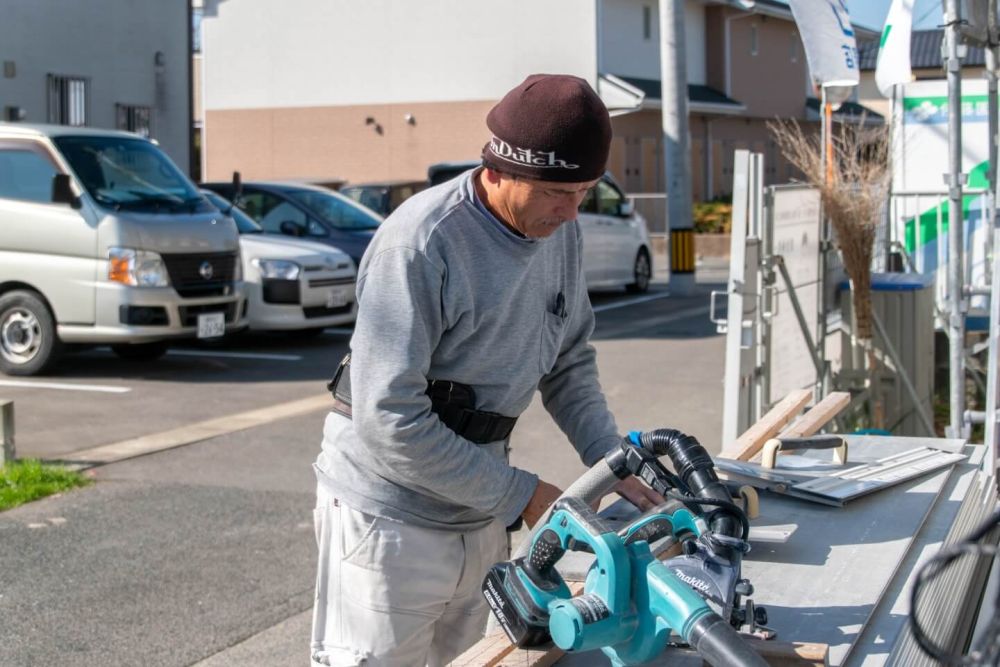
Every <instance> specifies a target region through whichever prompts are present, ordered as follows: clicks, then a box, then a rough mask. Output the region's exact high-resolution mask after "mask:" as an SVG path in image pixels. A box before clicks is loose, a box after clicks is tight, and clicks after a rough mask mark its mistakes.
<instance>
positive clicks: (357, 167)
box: [205, 100, 496, 183]
mask: <svg viewBox="0 0 1000 667" xmlns="http://www.w3.org/2000/svg"><path fill="white" fill-rule="evenodd" d="M495 103H496V101H495V100H487V101H478V102H437V103H409V104H374V105H352V106H335V107H334V106H328V107H300V108H277V109H240V110H212V109H209V110H207V111H206V112H205V136H206V138H207V141H208V147H207V148H208V150H207V151H206V154H205V157H206V162H205V165H206V175H205V180H229V179H230V178H231V177H232V173H233V171H239V172H240V173H241V175H242V177H243V178H244V179H246V180H250V179H309V180H337V179H340V180H347V181H351V182H356V183H357V182H363V181H368V180H383V179H414V178H417V179H419V178H425V177H426V176H427V166H428V165H430V164H433V163H435V162H442V161H446V160H468V159H476V158H478V157H479V155H480V153H481V151H482V147H483V145H484V144H485V143H486V141H487V140H488V139H489V132H488V130H487V128H486V122H485V119H486V113H487V112H488V111H489V109H490V108H491V107H492V106H493V105H494V104H495ZM408 118H410V119H412V121H410V120H407V119H408Z"/></svg>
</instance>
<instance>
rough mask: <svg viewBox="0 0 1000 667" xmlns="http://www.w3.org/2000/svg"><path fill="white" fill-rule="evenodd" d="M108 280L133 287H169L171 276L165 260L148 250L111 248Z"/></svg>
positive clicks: (109, 251)
mask: <svg viewBox="0 0 1000 667" xmlns="http://www.w3.org/2000/svg"><path fill="white" fill-rule="evenodd" d="M108 280H110V281H111V282H114V283H121V284H123V285H131V286H133V287H167V286H169V285H170V276H169V274H168V273H167V266H166V264H164V263H163V258H162V257H160V255H159V254H157V253H155V252H150V251H148V250H134V249H132V248H110V249H109V250H108Z"/></svg>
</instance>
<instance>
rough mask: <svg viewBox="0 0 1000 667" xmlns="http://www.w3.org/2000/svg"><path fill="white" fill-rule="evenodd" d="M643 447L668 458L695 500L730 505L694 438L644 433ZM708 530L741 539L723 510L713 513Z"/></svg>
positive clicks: (664, 432) (738, 525)
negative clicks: (713, 501) (699, 499)
mask: <svg viewBox="0 0 1000 667" xmlns="http://www.w3.org/2000/svg"><path fill="white" fill-rule="evenodd" d="M639 442H640V443H641V444H642V446H643V447H645V448H646V449H648V450H649V451H651V452H653V453H654V454H656V455H657V456H669V457H670V461H671V463H673V465H674V470H675V471H676V472H677V476H678V477H680V478H681V481H682V482H684V484H685V485H686V486H687V487H688V489H689V490H690V491H691V494H692V495H694V496H695V497H697V498H703V499H706V500H715V501H719V502H722V503H725V504H727V505H729V504H731V503H732V497H731V495H730V493H729V490H728V489H727V488H726V487H725V485H724V484H722V482H720V481H719V477H718V475H716V474H715V464H714V463H712V457H711V456H709V455H708V452H707V451H705V448H704V447H702V446H701V443H699V442H698V440H697V438H695V437H694V436H692V435H687V434H686V433H682V432H681V431H677V430H675V429H672V428H661V429H657V430H655V431H647V432H646V433H643V434H642V435H640V436H639ZM710 527H711V529H712V531H713V532H715V533H718V534H720V535H726V536H728V537H741V535H742V533H743V527H742V524H741V522H740V520H739V519H738V518H737V517H735V516H733V514H731V513H729V512H727V511H726V510H725V509H722V510H719V511H718V512H716V513H714V517H713V518H712V520H711V523H710Z"/></svg>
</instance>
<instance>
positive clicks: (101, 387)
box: [0, 380, 132, 394]
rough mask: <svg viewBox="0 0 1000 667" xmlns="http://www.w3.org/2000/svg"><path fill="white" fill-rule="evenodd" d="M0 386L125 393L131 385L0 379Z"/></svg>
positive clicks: (129, 389)
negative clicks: (118, 385) (114, 385)
mask: <svg viewBox="0 0 1000 667" xmlns="http://www.w3.org/2000/svg"><path fill="white" fill-rule="evenodd" d="M0 387H21V388H24V389H61V390H64V391H96V392H102V393H105V394H126V393H128V392H130V391H132V388H131V387H113V386H111V385H106V384H68V383H63V382H34V381H32V380H0Z"/></svg>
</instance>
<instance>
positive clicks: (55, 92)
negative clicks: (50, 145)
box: [47, 74, 90, 126]
mask: <svg viewBox="0 0 1000 667" xmlns="http://www.w3.org/2000/svg"><path fill="white" fill-rule="evenodd" d="M47 79H48V120H49V122H50V123H55V124H56V125H73V126H82V125H86V124H87V98H88V97H89V95H88V93H89V89H90V79H87V78H85V77H80V76H63V75H60V74H49V75H48V77H47Z"/></svg>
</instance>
